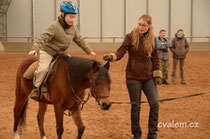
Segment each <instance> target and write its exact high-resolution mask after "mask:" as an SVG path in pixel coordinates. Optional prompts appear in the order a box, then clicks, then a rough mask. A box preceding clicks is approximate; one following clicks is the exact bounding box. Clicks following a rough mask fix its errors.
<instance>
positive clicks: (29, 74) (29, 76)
mask: <svg viewBox="0 0 210 139" xmlns="http://www.w3.org/2000/svg"><path fill="white" fill-rule="evenodd" d="M37 67H38V61H35V62H34V63H32V64H31V65H30V66H29V67H28V69H27V70H26V71H25V73H24V74H23V77H24V78H25V79H28V80H32V79H33V77H34V72H35V70H36V68H37Z"/></svg>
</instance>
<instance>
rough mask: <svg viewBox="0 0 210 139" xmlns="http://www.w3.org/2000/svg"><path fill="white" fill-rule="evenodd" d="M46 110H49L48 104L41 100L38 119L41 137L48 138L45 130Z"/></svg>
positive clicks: (42, 138)
mask: <svg viewBox="0 0 210 139" xmlns="http://www.w3.org/2000/svg"><path fill="white" fill-rule="evenodd" d="M46 111H47V104H45V103H42V102H39V111H38V114H37V121H38V125H39V131H40V136H41V139H46V136H45V132H44V115H45V112H46Z"/></svg>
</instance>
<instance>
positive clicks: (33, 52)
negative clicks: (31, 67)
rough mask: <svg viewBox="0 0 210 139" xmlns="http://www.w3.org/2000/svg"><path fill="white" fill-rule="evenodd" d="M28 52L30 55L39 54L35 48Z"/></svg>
mask: <svg viewBox="0 0 210 139" xmlns="http://www.w3.org/2000/svg"><path fill="white" fill-rule="evenodd" d="M28 54H29V55H35V56H37V54H38V53H37V51H35V50H32V51H30V52H28Z"/></svg>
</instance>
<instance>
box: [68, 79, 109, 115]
mask: <svg viewBox="0 0 210 139" xmlns="http://www.w3.org/2000/svg"><path fill="white" fill-rule="evenodd" d="M95 87H96V79H90V92H89V93H88V96H87V99H86V100H83V99H81V98H80V97H79V96H78V95H77V94H76V93H75V91H74V88H73V87H71V92H72V94H73V95H74V97H75V99H76V102H75V103H74V106H73V111H72V113H70V112H69V113H68V114H66V113H64V114H65V115H67V116H72V115H73V114H74V112H75V110H76V107H77V106H79V105H80V104H82V107H81V110H82V109H83V107H84V105H85V104H86V103H87V102H88V100H89V99H90V97H91V95H92V96H93V97H94V98H95V100H96V101H97V102H98V105H99V106H100V107H101V108H102V104H101V103H100V100H101V99H103V98H107V97H109V94H107V95H104V96H98V95H97V91H96V89H95Z"/></svg>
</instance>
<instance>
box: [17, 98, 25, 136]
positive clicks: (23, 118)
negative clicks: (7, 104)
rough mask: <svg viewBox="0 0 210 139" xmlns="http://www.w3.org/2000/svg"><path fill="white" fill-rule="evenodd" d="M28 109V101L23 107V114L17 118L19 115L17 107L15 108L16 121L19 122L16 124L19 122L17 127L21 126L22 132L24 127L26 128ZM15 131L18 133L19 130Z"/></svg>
mask: <svg viewBox="0 0 210 139" xmlns="http://www.w3.org/2000/svg"><path fill="white" fill-rule="evenodd" d="M27 107H28V99H27V100H26V102H25V104H24V105H23V108H22V110H21V113H20V115H19V116H18V117H16V116H17V115H16V114H17V109H16V108H17V107H16V106H15V108H14V117H15V119H16V120H17V121H16V122H17V125H16V126H19V127H20V128H19V129H20V132H21V130H22V127H24V126H25V124H26V110H27ZM15 131H17V128H16V129H14V132H15Z"/></svg>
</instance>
